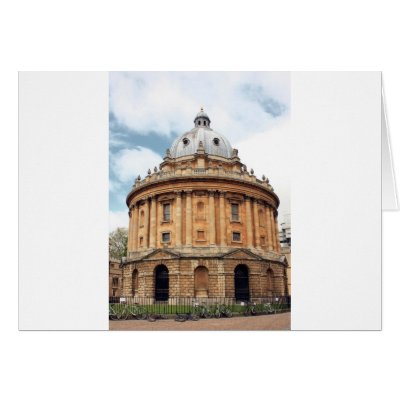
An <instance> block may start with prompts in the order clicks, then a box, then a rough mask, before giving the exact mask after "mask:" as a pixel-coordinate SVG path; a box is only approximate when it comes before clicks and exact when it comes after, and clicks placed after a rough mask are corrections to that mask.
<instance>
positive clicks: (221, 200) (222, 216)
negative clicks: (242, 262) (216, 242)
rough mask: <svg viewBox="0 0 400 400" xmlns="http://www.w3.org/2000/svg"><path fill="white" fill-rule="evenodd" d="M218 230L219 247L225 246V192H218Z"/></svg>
mask: <svg viewBox="0 0 400 400" xmlns="http://www.w3.org/2000/svg"><path fill="white" fill-rule="evenodd" d="M219 230H220V232H219V233H220V238H221V240H220V245H221V246H226V224H225V192H219Z"/></svg>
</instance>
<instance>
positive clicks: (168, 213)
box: [163, 203, 171, 221]
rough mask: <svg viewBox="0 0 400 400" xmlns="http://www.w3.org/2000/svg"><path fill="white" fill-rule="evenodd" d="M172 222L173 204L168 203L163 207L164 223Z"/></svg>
mask: <svg viewBox="0 0 400 400" xmlns="http://www.w3.org/2000/svg"><path fill="white" fill-rule="evenodd" d="M170 220H171V204H169V203H167V204H164V205H163V221H170Z"/></svg>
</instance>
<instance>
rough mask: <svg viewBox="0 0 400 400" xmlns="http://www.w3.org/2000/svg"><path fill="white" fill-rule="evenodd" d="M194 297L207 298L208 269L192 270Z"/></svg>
mask: <svg viewBox="0 0 400 400" xmlns="http://www.w3.org/2000/svg"><path fill="white" fill-rule="evenodd" d="M194 295H195V297H208V269H207V268H206V267H197V268H196V269H195V270H194Z"/></svg>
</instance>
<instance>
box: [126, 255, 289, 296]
mask: <svg viewBox="0 0 400 400" xmlns="http://www.w3.org/2000/svg"><path fill="white" fill-rule="evenodd" d="M241 264H243V265H246V266H247V268H248V272H249V290H250V297H251V298H260V297H267V296H275V295H276V296H283V295H287V278H286V273H285V269H286V266H285V265H284V264H282V263H276V262H269V261H260V260H257V261H254V260H247V259H246V260H238V259H232V260H226V259H225V260H224V259H215V258H204V259H197V258H193V259H190V258H189V259H186V258H185V259H171V260H168V259H165V260H162V261H160V260H154V261H138V262H134V263H129V264H126V265H125V266H124V269H123V271H124V272H123V295H124V296H132V295H135V296H138V297H149V298H152V297H154V292H155V270H156V267H157V266H159V265H165V266H166V267H167V269H168V276H169V297H170V298H173V297H195V296H196V292H195V270H196V268H197V267H199V266H201V267H205V268H207V270H208V288H207V289H208V291H207V293H206V295H207V297H228V298H235V268H236V267H237V266H238V265H241ZM135 270H136V271H137V273H138V281H137V287H136V288H135V290H133V288H134V279H132V277H133V272H134V271H135ZM268 271H270V272H268Z"/></svg>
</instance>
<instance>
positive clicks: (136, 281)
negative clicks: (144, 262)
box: [132, 269, 139, 296]
mask: <svg viewBox="0 0 400 400" xmlns="http://www.w3.org/2000/svg"><path fill="white" fill-rule="evenodd" d="M138 288H139V273H138V270H137V269H135V270H134V271H133V272H132V296H137V294H138V293H137V292H138Z"/></svg>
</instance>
